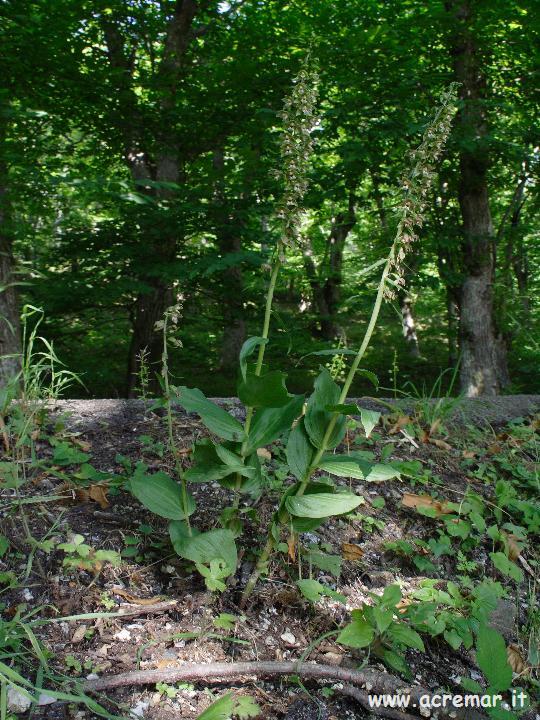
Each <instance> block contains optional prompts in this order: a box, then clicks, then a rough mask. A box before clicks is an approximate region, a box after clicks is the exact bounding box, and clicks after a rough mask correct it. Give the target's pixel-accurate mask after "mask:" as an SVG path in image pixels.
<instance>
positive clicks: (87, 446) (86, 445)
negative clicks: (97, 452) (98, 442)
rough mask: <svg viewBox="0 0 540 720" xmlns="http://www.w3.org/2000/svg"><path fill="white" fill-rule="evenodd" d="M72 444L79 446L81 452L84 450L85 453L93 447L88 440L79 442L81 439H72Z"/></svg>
mask: <svg viewBox="0 0 540 720" xmlns="http://www.w3.org/2000/svg"><path fill="white" fill-rule="evenodd" d="M72 442H73V444H74V445H77V446H78V447H80V448H81V450H84V452H88V450H91V449H92V445H91V444H90V443H89V442H86V440H79V438H72Z"/></svg>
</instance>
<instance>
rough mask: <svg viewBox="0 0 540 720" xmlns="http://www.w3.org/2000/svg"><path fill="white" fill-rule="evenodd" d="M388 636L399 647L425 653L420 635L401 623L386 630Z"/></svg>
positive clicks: (393, 624) (394, 624)
mask: <svg viewBox="0 0 540 720" xmlns="http://www.w3.org/2000/svg"><path fill="white" fill-rule="evenodd" d="M388 635H389V637H391V638H392V640H394V641H395V642H397V643H399V644H400V645H406V646H407V647H411V648H415V649H416V650H421V651H422V652H425V647H424V642H423V640H422V638H421V637H420V635H419V634H418V633H417V632H416V630H413V629H412V628H411V627H409V626H408V625H406V624H405V623H403V622H398V623H392V625H390V627H389V628H388Z"/></svg>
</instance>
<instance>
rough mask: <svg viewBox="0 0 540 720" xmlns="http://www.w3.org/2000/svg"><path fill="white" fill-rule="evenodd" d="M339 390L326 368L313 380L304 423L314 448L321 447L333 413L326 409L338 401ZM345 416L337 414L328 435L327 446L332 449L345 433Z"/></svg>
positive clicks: (333, 415)
mask: <svg viewBox="0 0 540 720" xmlns="http://www.w3.org/2000/svg"><path fill="white" fill-rule="evenodd" d="M340 394H341V390H340V388H339V385H337V384H336V383H335V382H334V380H333V379H332V376H331V375H330V373H329V372H328V370H327V369H326V368H323V369H322V370H321V372H320V374H319V375H318V377H317V379H316V380H315V385H314V390H313V393H312V394H311V396H310V398H309V400H308V403H307V408H306V415H305V418H304V425H305V428H306V431H307V434H308V435H309V439H310V440H311V442H312V443H313V445H315V447H316V448H321V447H322V443H323V438H324V436H325V433H326V430H327V427H328V424H329V422H330V420H331V419H332V418H333V417H336V416H335V414H334V413H331V412H328V410H327V409H326V408H327V406H329V405H336V404H338V403H339V396H340ZM345 423H346V418H345V417H344V416H338V418H337V422H336V425H335V427H334V430H333V432H332V436H331V437H330V439H329V441H328V443H327V448H328V449H332V448H334V447H336V445H339V443H340V442H341V440H342V439H343V436H344V434H345Z"/></svg>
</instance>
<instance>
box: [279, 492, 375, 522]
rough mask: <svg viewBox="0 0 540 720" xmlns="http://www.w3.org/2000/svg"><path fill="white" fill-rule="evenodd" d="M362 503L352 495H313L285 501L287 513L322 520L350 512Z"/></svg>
mask: <svg viewBox="0 0 540 720" xmlns="http://www.w3.org/2000/svg"><path fill="white" fill-rule="evenodd" d="M361 502H362V498H361V497H359V496H358V495H353V494H352V493H335V494H333V493H315V494H314V495H302V496H300V497H297V496H294V495H293V496H292V497H288V498H287V499H286V500H285V507H286V508H287V511H288V512H289V513H290V514H291V515H294V516H296V517H309V518H323V517H331V516H332V515H343V514H344V513H348V512H351V510H354V508H356V507H358V505H360V503H361Z"/></svg>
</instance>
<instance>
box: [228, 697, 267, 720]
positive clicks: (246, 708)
mask: <svg viewBox="0 0 540 720" xmlns="http://www.w3.org/2000/svg"><path fill="white" fill-rule="evenodd" d="M234 714H235V715H236V717H237V718H239V720H248V719H249V718H255V717H259V716H260V714H261V708H260V707H259V706H258V705H257V703H256V702H255V700H254V699H253V698H252V697H251V696H250V695H239V696H238V697H237V698H235V706H234Z"/></svg>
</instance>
